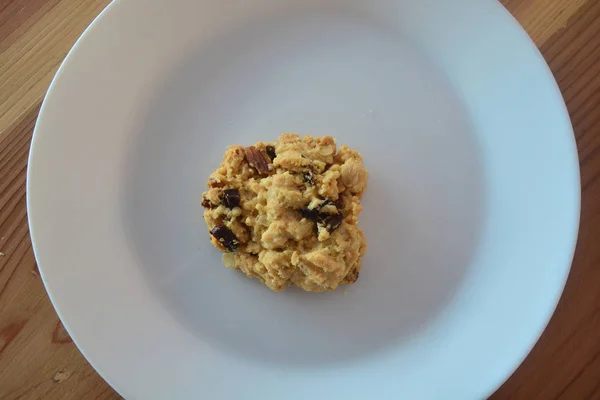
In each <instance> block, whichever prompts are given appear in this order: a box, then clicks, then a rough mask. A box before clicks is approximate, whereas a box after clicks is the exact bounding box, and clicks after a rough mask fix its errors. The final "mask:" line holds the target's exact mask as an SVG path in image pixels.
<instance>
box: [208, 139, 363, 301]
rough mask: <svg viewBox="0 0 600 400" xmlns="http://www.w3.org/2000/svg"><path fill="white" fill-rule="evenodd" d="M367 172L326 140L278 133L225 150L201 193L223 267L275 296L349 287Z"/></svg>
mask: <svg viewBox="0 0 600 400" xmlns="http://www.w3.org/2000/svg"><path fill="white" fill-rule="evenodd" d="M366 185H367V171H366V170H365V168H364V166H363V161H362V157H361V156H360V154H359V153H358V152H357V151H355V150H352V149H350V148H348V147H347V146H342V147H340V149H339V150H337V151H336V144H335V140H334V139H333V138H332V137H330V136H325V137H322V138H313V137H310V136H305V137H303V138H300V137H299V136H298V135H295V134H283V135H281V137H280V138H279V140H278V141H277V142H274V143H263V142H259V143H256V144H255V145H254V146H249V147H245V148H244V147H242V146H231V147H230V148H229V149H228V150H227V152H226V153H225V157H224V159H223V162H222V163H221V166H220V167H219V168H218V169H217V170H216V171H215V172H214V173H212V174H211V176H210V178H209V180H208V187H209V189H208V190H207V191H206V192H204V193H203V194H202V206H203V207H204V208H205V210H204V219H205V220H206V223H207V225H208V229H209V232H210V238H211V242H212V244H213V245H214V246H215V247H216V248H217V249H219V250H221V251H222V252H224V253H225V254H224V255H223V261H224V263H225V265H227V266H228V267H231V268H235V269H239V270H240V271H242V272H244V273H245V274H246V275H248V276H249V277H253V278H256V279H258V280H260V281H261V282H262V283H264V284H265V285H267V286H268V287H269V288H270V289H272V290H275V291H280V290H283V289H285V288H286V287H287V286H290V285H296V286H298V287H300V288H302V289H304V290H306V291H311V292H322V291H325V290H334V289H335V288H336V287H337V286H338V285H339V284H341V283H343V284H349V283H354V282H355V281H356V279H357V278H358V273H359V271H360V265H361V258H362V256H363V255H364V254H365V251H366V249H367V244H366V241H365V237H364V235H363V233H362V232H361V231H360V230H359V229H358V226H357V223H358V214H359V213H360V211H361V205H360V199H361V197H362V194H363V192H364V190H365V187H366Z"/></svg>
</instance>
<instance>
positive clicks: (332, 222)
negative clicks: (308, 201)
mask: <svg viewBox="0 0 600 400" xmlns="http://www.w3.org/2000/svg"><path fill="white" fill-rule="evenodd" d="M343 220H344V216H343V215H342V214H335V215H329V216H327V217H326V218H325V219H324V220H323V225H325V229H327V231H328V232H330V233H331V232H333V231H335V230H336V229H337V228H339V227H340V225H341V224H342V221H343Z"/></svg>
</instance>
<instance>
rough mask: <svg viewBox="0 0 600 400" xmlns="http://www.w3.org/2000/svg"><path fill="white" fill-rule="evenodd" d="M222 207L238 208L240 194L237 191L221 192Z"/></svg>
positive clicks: (226, 190)
mask: <svg viewBox="0 0 600 400" xmlns="http://www.w3.org/2000/svg"><path fill="white" fill-rule="evenodd" d="M223 205H224V206H225V207H227V208H235V207H239V206H240V192H239V191H238V190H237V189H225V190H223Z"/></svg>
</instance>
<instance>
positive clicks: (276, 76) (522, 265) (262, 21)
mask: <svg viewBox="0 0 600 400" xmlns="http://www.w3.org/2000/svg"><path fill="white" fill-rule="evenodd" d="M283 131H295V132H300V133H307V134H308V133H310V134H317V135H325V134H330V135H334V136H335V137H337V139H338V142H339V143H346V144H348V145H350V146H352V147H355V148H357V149H359V150H360V151H361V152H362V154H363V155H364V157H365V161H366V166H367V168H368V169H369V171H370V183H369V189H368V191H367V193H366V196H365V199H364V212H363V214H362V215H361V226H362V227H363V229H364V231H365V233H366V235H367V240H368V243H369V250H368V253H367V255H366V257H365V259H364V264H363V271H362V273H361V277H360V279H359V281H358V283H357V284H356V285H353V286H350V287H348V288H347V289H348V294H347V296H344V294H343V290H340V291H337V292H334V293H327V294H320V295H315V294H306V293H301V292H299V291H298V290H289V291H286V292H285V293H280V294H277V293H273V292H270V291H269V290H267V289H265V288H264V287H262V286H261V285H260V284H258V282H256V281H252V280H249V279H247V278H245V277H243V276H242V275H241V274H240V273H236V272H234V271H231V270H228V269H226V268H225V267H223V266H222V264H221V261H220V255H219V253H218V252H217V251H216V250H215V249H213V248H212V247H211V246H210V245H209V242H208V239H207V233H206V228H205V226H204V223H203V221H202V218H201V212H202V210H201V207H200V204H199V199H200V195H201V192H202V191H203V189H204V187H205V180H206V178H207V176H208V174H209V173H210V171H211V170H213V169H214V168H215V167H216V166H217V165H218V163H219V162H220V159H221V157H222V154H223V152H224V150H225V147H226V146H227V145H229V144H233V143H240V144H251V143H253V142H256V141H259V140H269V139H275V138H276V137H277V136H278V135H279V133H281V132H283ZM28 210H29V218H30V225H31V232H32V236H33V241H34V247H35V253H36V257H37V260H38V262H39V265H40V270H41V272H42V276H43V278H44V282H45V284H46V287H47V289H48V292H49V294H50V297H51V298H52V301H53V303H54V305H55V307H56V309H57V311H58V313H59V314H60V317H61V319H62V320H63V322H64V324H65V326H66V327H67V330H68V331H69V333H70V334H71V336H72V337H73V339H74V340H75V343H77V345H78V347H79V348H80V349H81V351H82V352H83V353H84V354H85V356H86V357H87V358H88V359H89V360H90V362H91V363H92V364H93V365H94V367H95V368H96V369H97V370H98V372H100V374H101V375H102V376H103V377H104V378H105V379H106V380H107V381H108V382H109V383H110V384H111V385H113V386H114V387H115V389H116V390H117V391H119V392H120V393H121V394H122V395H123V396H125V397H126V398H128V399H144V400H146V399H200V398H206V399H217V398H230V399H239V398H260V399H279V398H281V396H286V398H289V399H301V398H339V399H354V398H381V399H384V398H396V399H398V398H403V399H461V400H462V399H480V398H482V397H484V396H486V395H487V394H489V393H490V392H491V391H493V390H494V389H495V388H496V387H497V386H499V385H500V384H501V383H502V382H503V380H504V379H506V378H507V376H508V375H509V374H510V373H511V372H512V371H513V370H514V369H515V368H516V366H517V365H518V364H519V362H520V361H521V360H522V359H523V358H524V357H525V355H526V354H527V352H528V351H529V349H530V348H531V346H532V345H533V344H534V342H535V341H536V339H537V338H538V337H539V335H540V333H541V332H542V330H543V328H544V326H545V325H546V323H547V321H548V319H549V318H550V315H551V314H552V311H553V309H554V307H555V305H556V302H557V300H558V298H559V296H560V293H561V290H562V288H563V285H564V282H565V279H566V277H567V275H568V272H569V266H570V263H571V259H572V254H573V249H574V245H575V240H576V234H577V227H578V216H579V176H578V165H577V155H576V149H575V145H574V140H573V134H572V130H571V126H570V122H569V119H568V116H567V113H566V111H565V107H564V104H563V101H562V99H561V96H560V94H559V91H558V90H557V87H556V84H555V82H554V80H553V78H552V76H551V74H550V72H549V70H548V68H547V66H546V65H545V63H544V61H543V59H542V58H541V57H540V55H539V53H538V52H537V50H536V49H535V47H534V46H533V44H532V43H531V42H530V40H529V39H528V37H527V35H526V34H525V33H524V32H523V31H522V30H521V28H520V27H519V26H518V24H517V23H516V22H515V21H514V20H513V19H512V18H511V17H510V15H509V14H508V13H507V12H506V11H505V10H504V9H503V8H502V7H501V6H500V5H499V4H498V3H496V2H494V1H487V0H455V1H446V0H404V1H400V0H376V1H373V0H371V1H365V0H285V1H281V0H239V1H233V0H230V1H208V0H204V1H189V0H172V1H164V0H122V1H118V2H116V3H114V4H112V5H111V6H110V7H109V8H108V9H107V10H106V11H104V12H103V13H102V15H101V16H100V17H99V18H98V19H97V20H96V21H95V22H94V23H93V24H92V25H91V27H90V28H89V29H88V30H87V31H86V33H85V34H84V35H83V36H82V38H81V39H80V40H79V41H78V43H77V45H76V46H75V47H74V49H73V51H71V53H70V54H69V56H68V57H67V60H66V61H65V63H64V64H63V66H62V67H61V69H60V71H59V73H58V74H57V76H56V78H55V80H54V82H53V84H52V86H51V88H50V91H49V92H48V95H47V97H46V100H45V101H44V106H43V108H42V111H41V114H40V118H39V121H38V124H37V126H36V130H35V135H34V141H33V145H32V151H31V158H30V164H29V172H28Z"/></svg>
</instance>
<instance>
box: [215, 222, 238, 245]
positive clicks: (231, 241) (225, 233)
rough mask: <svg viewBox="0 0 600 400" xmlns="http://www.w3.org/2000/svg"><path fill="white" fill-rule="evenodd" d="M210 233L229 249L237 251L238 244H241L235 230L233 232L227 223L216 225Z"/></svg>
mask: <svg viewBox="0 0 600 400" xmlns="http://www.w3.org/2000/svg"><path fill="white" fill-rule="evenodd" d="M210 234H211V235H213V236H214V238H215V239H217V240H218V241H219V242H220V243H221V244H222V245H223V247H225V248H226V249H227V250H228V251H236V250H237V248H238V245H239V244H240V242H239V240H238V239H237V238H236V237H235V235H234V234H233V232H231V230H230V229H229V228H228V227H226V226H225V225H217V226H215V227H214V228H212V229H211V231H210Z"/></svg>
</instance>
